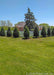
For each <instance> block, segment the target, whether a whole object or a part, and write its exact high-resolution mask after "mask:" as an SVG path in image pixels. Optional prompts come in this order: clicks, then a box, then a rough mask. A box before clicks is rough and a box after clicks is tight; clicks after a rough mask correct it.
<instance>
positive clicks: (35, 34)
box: [34, 26, 39, 38]
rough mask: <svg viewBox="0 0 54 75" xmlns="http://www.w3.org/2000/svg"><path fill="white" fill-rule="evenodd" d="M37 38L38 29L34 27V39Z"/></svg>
mask: <svg viewBox="0 0 54 75" xmlns="http://www.w3.org/2000/svg"><path fill="white" fill-rule="evenodd" d="M38 36H39V29H38V27H37V26H36V27H35V29H34V37H35V38H37V37H38Z"/></svg>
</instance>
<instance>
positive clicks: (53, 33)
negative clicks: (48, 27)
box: [52, 28, 54, 36]
mask: <svg viewBox="0 0 54 75" xmlns="http://www.w3.org/2000/svg"><path fill="white" fill-rule="evenodd" d="M52 36H54V28H53V29H52Z"/></svg>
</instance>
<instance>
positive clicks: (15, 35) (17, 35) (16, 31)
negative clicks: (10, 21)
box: [13, 27, 19, 38]
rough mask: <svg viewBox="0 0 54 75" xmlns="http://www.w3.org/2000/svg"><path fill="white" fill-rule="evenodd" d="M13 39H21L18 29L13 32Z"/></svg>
mask: <svg viewBox="0 0 54 75" xmlns="http://www.w3.org/2000/svg"><path fill="white" fill-rule="evenodd" d="M13 37H15V38H17V37H19V31H18V29H17V28H16V27H15V28H14V31H13Z"/></svg>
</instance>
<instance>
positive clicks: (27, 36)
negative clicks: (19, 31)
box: [24, 26, 29, 39]
mask: <svg viewBox="0 0 54 75" xmlns="http://www.w3.org/2000/svg"><path fill="white" fill-rule="evenodd" d="M24 38H25V39H28V38H29V29H28V27H27V26H26V27H25V28H24Z"/></svg>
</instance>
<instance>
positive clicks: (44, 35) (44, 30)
mask: <svg viewBox="0 0 54 75" xmlns="http://www.w3.org/2000/svg"><path fill="white" fill-rule="evenodd" d="M41 35H42V37H46V29H45V27H43V28H42V31H41Z"/></svg>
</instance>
